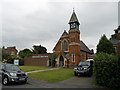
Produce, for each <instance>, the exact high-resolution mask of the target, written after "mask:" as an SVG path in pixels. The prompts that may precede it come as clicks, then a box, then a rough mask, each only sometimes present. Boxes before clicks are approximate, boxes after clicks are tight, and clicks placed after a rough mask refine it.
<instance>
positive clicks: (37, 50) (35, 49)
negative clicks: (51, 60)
mask: <svg viewBox="0 0 120 90" xmlns="http://www.w3.org/2000/svg"><path fill="white" fill-rule="evenodd" d="M32 51H33V53H34V54H43V53H47V49H46V48H45V47H43V46H41V45H39V46H36V45H34V46H33V50H32Z"/></svg>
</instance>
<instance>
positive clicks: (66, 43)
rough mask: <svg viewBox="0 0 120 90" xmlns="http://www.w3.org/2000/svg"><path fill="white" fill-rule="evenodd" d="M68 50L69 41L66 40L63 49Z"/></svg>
mask: <svg viewBox="0 0 120 90" xmlns="http://www.w3.org/2000/svg"><path fill="white" fill-rule="evenodd" d="M67 50H68V42H67V41H66V40H64V41H63V43H62V51H63V52H64V51H67Z"/></svg>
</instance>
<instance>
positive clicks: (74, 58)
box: [68, 10, 80, 66]
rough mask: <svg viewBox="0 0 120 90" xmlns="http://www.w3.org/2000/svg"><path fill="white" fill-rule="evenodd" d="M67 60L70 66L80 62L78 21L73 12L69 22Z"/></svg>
mask: <svg viewBox="0 0 120 90" xmlns="http://www.w3.org/2000/svg"><path fill="white" fill-rule="evenodd" d="M68 24H69V26H70V29H69V57H70V58H69V59H70V65H73V66H74V65H77V64H78V63H79V62H80V30H79V25H80V23H79V21H78V19H77V16H76V14H75V11H74V10H73V13H72V16H71V18H70V21H69V23H68Z"/></svg>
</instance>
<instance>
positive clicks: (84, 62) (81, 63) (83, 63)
mask: <svg viewBox="0 0 120 90" xmlns="http://www.w3.org/2000/svg"><path fill="white" fill-rule="evenodd" d="M89 65H90V62H88V61H83V62H80V63H79V66H89Z"/></svg>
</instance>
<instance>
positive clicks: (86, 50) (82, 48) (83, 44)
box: [80, 41, 92, 53]
mask: <svg viewBox="0 0 120 90" xmlns="http://www.w3.org/2000/svg"><path fill="white" fill-rule="evenodd" d="M80 51H84V52H88V53H92V52H91V51H90V49H89V48H88V47H87V46H86V45H85V43H84V42H83V41H80Z"/></svg>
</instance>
